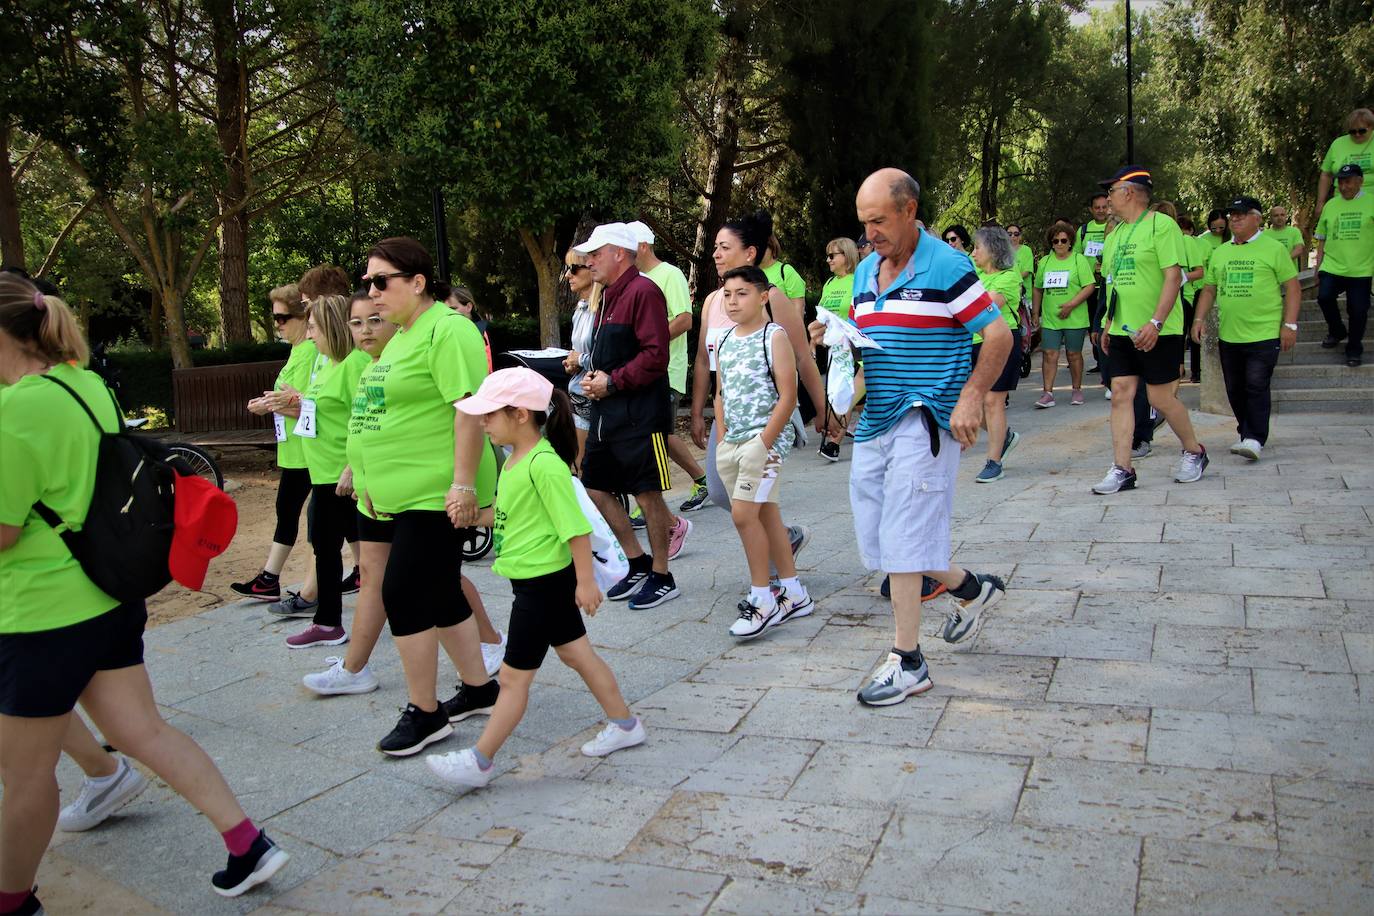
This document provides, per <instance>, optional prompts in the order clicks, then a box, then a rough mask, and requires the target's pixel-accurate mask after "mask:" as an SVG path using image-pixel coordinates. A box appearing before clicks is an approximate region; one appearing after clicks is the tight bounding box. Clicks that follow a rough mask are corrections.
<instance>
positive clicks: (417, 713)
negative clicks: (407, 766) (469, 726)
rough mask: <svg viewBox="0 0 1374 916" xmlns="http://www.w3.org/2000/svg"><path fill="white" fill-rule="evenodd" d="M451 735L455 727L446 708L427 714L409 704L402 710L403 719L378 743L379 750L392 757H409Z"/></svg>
mask: <svg viewBox="0 0 1374 916" xmlns="http://www.w3.org/2000/svg"><path fill="white" fill-rule="evenodd" d="M451 734H453V726H452V725H450V724H449V722H448V714H447V713H445V712H444V707H442V706H440V707H438V708H437V709H435V710H434V712H425V711H424V710H423V709H421V708H420V707H418V706H416V705H415V704H414V703H407V704H406V706H405V708H404V709H402V710H401V718H400V720H399V721H398V722H397V723H396V727H395V728H393V729H392V730H391V732H390V734H388V735H387V736H386V737H385V738H383V739H382V740H381V741H378V742H377V750H379V751H381V752H382V753H383V754H387V755H389V756H391V757H409V756H411V755H412V754H418V753H420V751H423V750H424V749H425V748H427V747H429V746H430V745H431V744H433V743H434V742H436V741H442V740H444V739H445V738H447V737H448V736H449V735H451Z"/></svg>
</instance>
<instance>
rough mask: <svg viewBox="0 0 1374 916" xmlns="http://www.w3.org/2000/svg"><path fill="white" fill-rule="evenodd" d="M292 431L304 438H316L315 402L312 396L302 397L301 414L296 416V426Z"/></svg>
mask: <svg viewBox="0 0 1374 916" xmlns="http://www.w3.org/2000/svg"><path fill="white" fill-rule="evenodd" d="M292 432H294V433H295V434H296V435H298V436H300V437H302V438H304V439H314V438H315V434H316V431H315V402H314V401H313V400H311V399H310V398H301V415H300V416H299V417H297V418H296V428H295V429H293V430H292Z"/></svg>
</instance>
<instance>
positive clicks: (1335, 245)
mask: <svg viewBox="0 0 1374 916" xmlns="http://www.w3.org/2000/svg"><path fill="white" fill-rule="evenodd" d="M1363 186H1364V170H1363V169H1361V168H1360V167H1359V166H1358V165H1355V164H1354V163H1346V164H1345V165H1343V166H1341V167H1340V168H1339V169H1337V170H1336V188H1337V190H1338V192H1339V193H1338V194H1337V195H1336V196H1335V197H1333V198H1331V199H1330V200H1328V201H1327V202H1326V205H1325V206H1323V207H1322V211H1321V216H1319V217H1318V218H1317V229H1316V231H1315V232H1313V233H1312V238H1313V239H1315V240H1316V243H1317V304H1318V305H1320V306H1321V310H1322V317H1324V318H1325V319H1326V339H1325V340H1323V341H1322V349H1323V350H1332V349H1335V348H1336V346H1337V345H1338V344H1339V343H1340V342H1341V341H1342V340H1344V341H1345V364H1346V365H1347V366H1349V367H1350V368H1352V369H1355V368H1357V367H1359V365H1360V364H1361V362H1362V360H1363V358H1364V329H1365V324H1366V322H1367V321H1368V320H1369V287H1370V277H1371V276H1374V197H1370V196H1369V195H1368V194H1365V193H1364V191H1363ZM1341 293H1345V310H1346V313H1347V315H1348V316H1349V318H1350V326H1349V328H1347V327H1346V325H1345V323H1344V322H1342V321H1341V310H1340V306H1338V305H1337V304H1336V300H1337V298H1338V297H1339V296H1340V294H1341Z"/></svg>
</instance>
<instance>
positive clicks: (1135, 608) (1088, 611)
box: [1073, 592, 1245, 627]
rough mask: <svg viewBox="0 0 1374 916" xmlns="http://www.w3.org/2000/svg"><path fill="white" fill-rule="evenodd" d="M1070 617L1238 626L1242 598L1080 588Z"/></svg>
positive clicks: (1108, 622)
mask: <svg viewBox="0 0 1374 916" xmlns="http://www.w3.org/2000/svg"><path fill="white" fill-rule="evenodd" d="M1073 617H1074V620H1075V622H1080V623H1094V624H1098V625H1113V626H1114V625H1131V624H1144V623H1178V624H1184V625H1186V626H1212V627H1225V626H1234V627H1239V626H1244V625H1245V599H1244V598H1243V597H1242V596H1240V595H1210V594H1201V593H1197V592H1160V593H1158V594H1155V593H1152V592H1103V593H1100V594H1095V593H1092V592H1083V594H1082V597H1081V598H1079V600H1078V606H1077V609H1076V610H1075V611H1074V615H1073Z"/></svg>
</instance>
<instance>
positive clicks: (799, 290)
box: [763, 260, 806, 299]
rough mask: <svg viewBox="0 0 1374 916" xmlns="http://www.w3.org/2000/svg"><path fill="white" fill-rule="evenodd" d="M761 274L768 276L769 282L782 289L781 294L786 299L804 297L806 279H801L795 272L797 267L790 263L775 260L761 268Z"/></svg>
mask: <svg viewBox="0 0 1374 916" xmlns="http://www.w3.org/2000/svg"><path fill="white" fill-rule="evenodd" d="M784 268H785V269H784ZM763 275H764V276H765V277H767V278H768V282H769V283H772V284H773V285H774V286H776V287H777V288H778V289H780V290H782V293H783V295H784V296H786V297H787V298H788V299H805V298H806V281H805V280H803V279H802V277H801V274H799V273H797V268H795V267H793V266H792V265H791V264H784V263H783V262H782V261H777V260H775V261H774V262H773V263H772V264H769V265H768V266H767V267H765V268H763Z"/></svg>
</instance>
